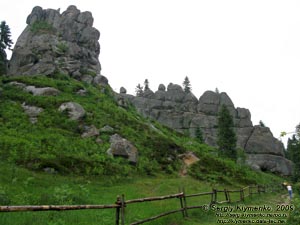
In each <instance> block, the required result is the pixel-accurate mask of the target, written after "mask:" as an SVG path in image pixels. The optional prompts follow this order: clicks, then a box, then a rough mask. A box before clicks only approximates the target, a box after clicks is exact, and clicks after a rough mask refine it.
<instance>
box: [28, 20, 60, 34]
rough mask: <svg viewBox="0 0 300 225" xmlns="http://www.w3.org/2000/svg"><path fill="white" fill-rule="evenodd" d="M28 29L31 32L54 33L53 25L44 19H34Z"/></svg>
mask: <svg viewBox="0 0 300 225" xmlns="http://www.w3.org/2000/svg"><path fill="white" fill-rule="evenodd" d="M30 31H31V32H33V33H54V32H55V29H54V27H53V26H52V25H51V24H49V23H47V22H46V21H35V22H34V23H33V24H31V26H30Z"/></svg>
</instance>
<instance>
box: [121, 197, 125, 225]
mask: <svg viewBox="0 0 300 225" xmlns="http://www.w3.org/2000/svg"><path fill="white" fill-rule="evenodd" d="M125 207H126V205H125V197H124V195H122V197H121V225H125Z"/></svg>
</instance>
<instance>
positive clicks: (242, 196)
mask: <svg viewBox="0 0 300 225" xmlns="http://www.w3.org/2000/svg"><path fill="white" fill-rule="evenodd" d="M240 198H241V201H244V189H243V188H241V190H240Z"/></svg>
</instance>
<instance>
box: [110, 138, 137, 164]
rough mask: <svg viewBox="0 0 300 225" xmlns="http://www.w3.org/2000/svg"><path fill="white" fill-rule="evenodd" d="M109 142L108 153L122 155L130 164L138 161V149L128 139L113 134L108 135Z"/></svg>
mask: <svg viewBox="0 0 300 225" xmlns="http://www.w3.org/2000/svg"><path fill="white" fill-rule="evenodd" d="M110 143H111V145H110V148H109V149H108V150H107V153H108V154H109V155H112V156H119V157H124V158H126V159H128V161H129V162H130V163H132V164H136V163H137V162H138V150H137V148H136V147H135V146H134V145H133V144H132V143H131V142H130V141H128V140H126V139H125V138H122V137H121V136H120V135H118V134H114V135H112V136H111V137H110Z"/></svg>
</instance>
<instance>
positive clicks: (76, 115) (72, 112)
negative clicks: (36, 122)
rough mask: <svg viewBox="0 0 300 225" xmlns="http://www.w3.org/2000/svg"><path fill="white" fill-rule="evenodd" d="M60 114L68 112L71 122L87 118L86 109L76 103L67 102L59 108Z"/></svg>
mask: <svg viewBox="0 0 300 225" xmlns="http://www.w3.org/2000/svg"><path fill="white" fill-rule="evenodd" d="M58 111H60V112H67V113H68V116H69V118H70V119H71V120H79V119H81V118H82V117H84V116H85V110H84V108H83V107H82V106H81V105H79V104H78V103H76V102H65V103H63V104H61V105H60V106H59V108H58Z"/></svg>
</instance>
